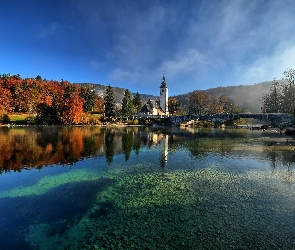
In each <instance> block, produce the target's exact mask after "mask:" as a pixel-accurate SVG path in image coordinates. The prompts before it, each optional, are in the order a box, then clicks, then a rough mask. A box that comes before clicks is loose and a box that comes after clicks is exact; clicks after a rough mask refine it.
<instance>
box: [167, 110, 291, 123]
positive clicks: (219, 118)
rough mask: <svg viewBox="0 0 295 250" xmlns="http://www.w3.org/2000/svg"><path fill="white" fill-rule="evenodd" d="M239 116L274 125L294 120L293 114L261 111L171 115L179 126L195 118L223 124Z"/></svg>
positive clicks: (170, 118) (171, 121)
mask: <svg viewBox="0 0 295 250" xmlns="http://www.w3.org/2000/svg"><path fill="white" fill-rule="evenodd" d="M239 118H254V119H257V120H259V121H262V122H264V123H267V124H270V125H272V126H283V125H285V124H290V123H292V122H293V115H292V114H288V113H260V114H212V115H209V114H202V115H184V116H170V117H169V120H170V124H171V125H174V126H179V125H180V124H181V123H187V122H189V121H192V120H195V121H198V120H203V121H204V120H205V121H210V122H214V124H215V125H219V124H222V123H224V122H226V121H229V120H237V119H239Z"/></svg>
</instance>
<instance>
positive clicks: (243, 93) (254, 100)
mask: <svg viewBox="0 0 295 250" xmlns="http://www.w3.org/2000/svg"><path fill="white" fill-rule="evenodd" d="M79 85H82V86H85V87H88V88H90V89H93V90H94V91H95V93H97V94H98V95H99V96H101V97H104V96H105V91H106V88H107V86H104V85H101V84H92V83H79ZM271 85H272V81H269V82H262V83H256V84H253V85H239V86H228V87H218V88H211V89H207V90H205V91H206V92H207V93H208V94H210V95H215V96H220V95H227V96H229V97H230V98H231V99H232V100H233V101H234V102H235V103H236V104H237V105H240V106H242V107H244V108H246V109H249V110H250V111H251V112H252V113H260V112H261V106H262V104H261V101H260V100H261V99H262V96H264V95H265V94H267V93H268V92H269V91H270V88H271ZM168 88H169V85H168ZM125 90H126V89H124V88H117V87H113V91H114V97H115V102H117V103H121V102H122V99H123V96H124V91H125ZM190 95H191V92H190V93H187V94H183V95H177V96H175V97H176V98H177V99H178V101H179V104H180V105H181V106H187V105H188V101H189V97H190ZM140 96H141V100H142V102H143V103H145V102H146V101H147V100H148V99H155V100H157V99H159V97H158V96H153V95H148V94H142V93H140Z"/></svg>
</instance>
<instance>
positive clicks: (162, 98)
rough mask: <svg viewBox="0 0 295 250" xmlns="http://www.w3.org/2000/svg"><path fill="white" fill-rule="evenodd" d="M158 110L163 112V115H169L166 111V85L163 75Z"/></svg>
mask: <svg viewBox="0 0 295 250" xmlns="http://www.w3.org/2000/svg"><path fill="white" fill-rule="evenodd" d="M160 108H161V109H162V110H163V112H164V115H169V111H168V88H167V85H166V80H165V76H164V75H163V80H162V83H161V86H160Z"/></svg>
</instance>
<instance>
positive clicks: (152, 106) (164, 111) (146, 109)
mask: <svg viewBox="0 0 295 250" xmlns="http://www.w3.org/2000/svg"><path fill="white" fill-rule="evenodd" d="M140 113H142V114H146V115H161V116H162V115H164V116H169V110H168V87H167V84H166V80H165V76H164V75H163V79H162V82H161V86H160V100H159V102H157V101H155V100H151V99H149V100H148V101H147V102H146V104H144V106H143V107H142V109H141V110H140Z"/></svg>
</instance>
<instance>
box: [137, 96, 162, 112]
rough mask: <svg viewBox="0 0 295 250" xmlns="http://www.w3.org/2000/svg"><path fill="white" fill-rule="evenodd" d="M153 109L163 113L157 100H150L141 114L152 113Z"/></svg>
mask: <svg viewBox="0 0 295 250" xmlns="http://www.w3.org/2000/svg"><path fill="white" fill-rule="evenodd" d="M153 109H157V110H160V111H161V112H163V111H162V109H161V108H160V106H159V105H158V103H157V102H156V101H155V100H151V99H148V101H147V102H146V103H145V104H144V105H143V107H142V108H141V110H140V112H141V113H152V112H153Z"/></svg>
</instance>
